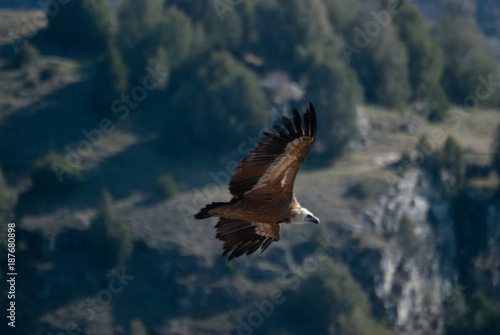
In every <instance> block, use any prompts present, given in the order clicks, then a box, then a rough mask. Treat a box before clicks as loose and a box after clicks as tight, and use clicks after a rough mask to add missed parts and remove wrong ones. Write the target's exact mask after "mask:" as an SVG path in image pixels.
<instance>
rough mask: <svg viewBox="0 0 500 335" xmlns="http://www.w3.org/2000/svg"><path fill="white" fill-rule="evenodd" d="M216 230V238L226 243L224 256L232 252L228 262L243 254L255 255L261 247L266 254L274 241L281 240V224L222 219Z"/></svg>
mask: <svg viewBox="0 0 500 335" xmlns="http://www.w3.org/2000/svg"><path fill="white" fill-rule="evenodd" d="M215 228H216V229H217V235H216V237H217V238H218V239H219V240H221V241H222V242H224V247H223V248H224V253H223V254H222V256H225V255H227V254H228V253H230V252H231V255H229V259H228V261H230V260H231V259H233V258H235V257H240V256H241V255H243V254H247V255H250V254H253V253H254V252H255V251H256V250H257V249H259V247H261V249H262V252H264V250H266V249H267V247H269V245H270V244H271V243H272V242H273V241H278V240H279V239H280V225H279V224H270V223H255V222H248V221H244V220H233V219H226V218H221V219H220V220H219V222H217V224H216V225H215Z"/></svg>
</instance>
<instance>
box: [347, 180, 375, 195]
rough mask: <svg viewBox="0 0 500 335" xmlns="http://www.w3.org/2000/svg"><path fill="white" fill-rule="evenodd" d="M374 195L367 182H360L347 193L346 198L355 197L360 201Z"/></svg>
mask: <svg viewBox="0 0 500 335" xmlns="http://www.w3.org/2000/svg"><path fill="white" fill-rule="evenodd" d="M372 195H373V190H372V188H371V185H370V183H369V182H368V181H366V180H360V181H357V182H356V183H354V185H352V186H351V187H349V189H348V190H347V192H346V196H349V197H354V198H356V199H360V200H366V199H368V198H370V197H371V196H372Z"/></svg>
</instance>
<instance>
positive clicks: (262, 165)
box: [195, 103, 319, 260]
mask: <svg viewBox="0 0 500 335" xmlns="http://www.w3.org/2000/svg"><path fill="white" fill-rule="evenodd" d="M281 120H282V122H283V125H284V128H282V127H278V126H274V129H275V130H276V131H277V133H264V135H265V137H263V138H261V139H260V141H259V144H258V145H257V148H255V149H254V150H253V151H251V152H250V153H249V154H248V156H247V157H245V158H244V159H243V160H242V162H241V164H240V166H239V167H238V168H237V169H236V171H235V172H234V174H233V176H232V178H231V181H230V182H229V191H230V193H231V195H232V199H231V200H230V201H229V202H214V203H211V204H209V205H207V206H206V207H205V208H203V209H201V210H200V212H198V213H197V214H196V215H195V218H196V219H206V218H209V217H213V216H217V217H219V221H218V223H217V224H216V225H215V228H216V231H217V234H216V238H218V239H220V240H221V241H223V242H224V246H223V249H224V253H223V256H225V255H226V254H228V253H231V254H230V255H229V259H228V260H231V259H233V258H235V257H239V256H241V255H243V254H246V255H250V254H252V253H254V252H255V251H256V250H258V249H259V247H260V248H261V250H262V252H263V251H264V250H266V249H267V247H269V245H270V244H271V243H272V242H274V241H278V240H279V236H280V234H279V233H280V224H281V223H289V224H296V223H308V222H309V223H319V219H318V218H316V217H315V216H314V215H313V214H312V213H311V212H309V211H308V210H307V209H305V208H303V207H301V206H300V204H299V203H298V201H297V199H296V198H295V195H294V194H293V183H294V181H295V176H296V175H297V171H298V170H299V168H300V166H301V165H302V163H303V162H304V160H305V159H306V157H307V155H308V154H309V151H310V149H311V147H312V145H313V143H314V140H315V138H316V113H315V111H314V107H313V106H312V104H311V103H309V109H307V111H306V112H305V113H304V122H302V119H301V117H300V115H299V113H298V112H297V110H294V111H293V123H292V121H291V120H289V119H288V118H286V117H284V116H283V117H282V119H281Z"/></svg>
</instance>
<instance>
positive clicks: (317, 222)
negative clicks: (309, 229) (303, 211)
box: [309, 216, 319, 224]
mask: <svg viewBox="0 0 500 335" xmlns="http://www.w3.org/2000/svg"><path fill="white" fill-rule="evenodd" d="M309 222H311V223H315V224H319V219H318V218H317V217H315V216H313V217H312V219H311V220H309Z"/></svg>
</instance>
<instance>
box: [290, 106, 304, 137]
mask: <svg viewBox="0 0 500 335" xmlns="http://www.w3.org/2000/svg"><path fill="white" fill-rule="evenodd" d="M293 123H295V129H297V136H299V137H300V136H302V135H304V126H303V125H302V118H301V117H300V114H299V112H298V111H297V110H296V109H294V110H293Z"/></svg>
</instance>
